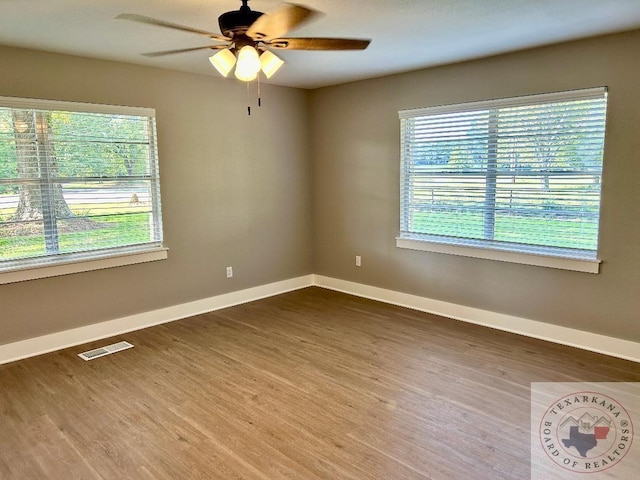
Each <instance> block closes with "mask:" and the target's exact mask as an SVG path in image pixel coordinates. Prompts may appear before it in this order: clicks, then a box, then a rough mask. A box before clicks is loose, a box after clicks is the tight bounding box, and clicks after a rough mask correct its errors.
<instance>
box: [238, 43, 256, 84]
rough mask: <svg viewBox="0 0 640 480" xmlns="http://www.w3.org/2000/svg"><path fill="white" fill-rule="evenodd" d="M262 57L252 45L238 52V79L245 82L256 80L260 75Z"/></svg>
mask: <svg viewBox="0 0 640 480" xmlns="http://www.w3.org/2000/svg"><path fill="white" fill-rule="evenodd" d="M260 67H261V65H260V57H259V56H258V51H257V50H256V49H255V48H254V47H252V46H251V45H245V46H244V47H242V48H241V49H240V51H239V52H238V62H237V63H236V78H237V79H238V80H242V81H243V82H250V81H252V80H255V78H256V77H257V76H258V73H260Z"/></svg>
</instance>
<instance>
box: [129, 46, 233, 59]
mask: <svg viewBox="0 0 640 480" xmlns="http://www.w3.org/2000/svg"><path fill="white" fill-rule="evenodd" d="M227 47H228V45H207V46H206V47H192V48H178V49H176V50H163V51H161V52H149V53H143V54H142V55H143V56H145V57H164V56H165V55H173V54H175V53H186V52H195V51H196V50H221V49H223V48H227Z"/></svg>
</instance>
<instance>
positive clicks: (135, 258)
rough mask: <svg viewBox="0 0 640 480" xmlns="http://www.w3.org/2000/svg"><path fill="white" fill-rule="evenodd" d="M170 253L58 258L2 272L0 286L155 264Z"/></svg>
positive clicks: (153, 251)
mask: <svg viewBox="0 0 640 480" xmlns="http://www.w3.org/2000/svg"><path fill="white" fill-rule="evenodd" d="M168 251H169V249H168V248H158V247H156V248H151V249H145V250H141V251H138V252H128V253H113V252H110V253H109V254H104V255H102V256H95V257H93V258H90V259H87V258H83V259H78V258H75V259H74V258H72V256H69V258H66V259H60V258H58V259H57V261H56V262H52V263H51V264H46V265H45V264H41V265H33V266H29V267H20V268H16V269H14V270H7V271H4V272H0V285H4V284H7V283H16V282H24V281H27V280H37V279H39V278H48V277H57V276H61V275H69V274H72V273H82V272H91V271H94V270H103V269H105V268H113V267H123V266H126V265H135V264H138V263H147V262H154V261H156V260H166V259H167V257H168Z"/></svg>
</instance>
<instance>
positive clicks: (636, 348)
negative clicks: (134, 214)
mask: <svg viewBox="0 0 640 480" xmlns="http://www.w3.org/2000/svg"><path fill="white" fill-rule="evenodd" d="M310 286H318V287H321V288H327V289H330V290H336V291H339V292H344V293H347V294H350V295H355V296H358V297H363V298H369V299H372V300H377V301H380V302H384V303H389V304H393V305H399V306H402V307H407V308H411V309H413V310H419V311H422V312H428V313H433V314H436V315H441V316H443V317H447V318H453V319H456V320H461V321H463V322H468V323H473V324H475V325H482V326H485V327H490V328H496V329H498V330H504V331H507V332H511V333H517V334H519V335H525V336H528V337H533V338H538V339H541V340H547V341H550V342H553V343H558V344H561V345H568V346H571V347H577V348H581V349H583V350H589V351H592V352H597V353H603V354H605V355H610V356H612V357H618V358H623V359H625V360H631V361H634V362H639V363H640V343H636V342H630V341H628V340H622V339H620V338H614V337H607V336H605V335H599V334H596V333H591V332H585V331H582V330H576V329H572V328H567V327H561V326H558V325H552V324H549V323H544V322H539V321H536V320H529V319H526V318H520V317H515V316H511V315H504V314H501V313H496V312H491V311H488V310H481V309H478V308H473V307H465V306H463V305H457V304H454V303H448V302H442V301H439V300H434V299H430V298H426V297H419V296H416V295H411V294H408V293H402V292H397V291H394V290H387V289H384V288H379V287H373V286H370V285H364V284H361V283H355V282H349V281H346V280H340V279H337V278H331V277H325V276H322V275H305V276H302V277H297V278H292V279H289V280H284V281H281V282H275V283H270V284H267V285H261V286H258V287H253V288H248V289H245V290H239V291H237V292H231V293H226V294H223V295H217V296H215V297H210V298H205V299H202V300H196V301H194V302H188V303H184V304H180V305H175V306H171V307H167V308H161V309H158V310H153V311H150V312H144V313H141V314H137V315H131V316H128V317H122V318H118V319H115V320H109V321H106V322H101V323H96V324H93V325H87V326H86V327H79V328H74V329H71V330H65V331H62V332H56V333H52V334H49V335H43V336H40V337H35V338H29V339H27V340H22V341H19V342H14V343H9V344H6V345H0V365H1V364H4V363H9V362H14V361H16V360H21V359H24V358H28V357H33V356H36V355H41V354H44V353H49V352H52V351H55V350H61V349H63V348H68V347H73V346H75V345H81V344H83V343H88V342H92V341H95V340H101V339H103V338H108V337H113V336H116V335H122V334H125V333H128V332H132V331H134V330H141V329H143V328H147V327H152V326H154V325H160V324H162V323H168V322H172V321H175V320H180V319H183V318H187V317H191V316H193V315H199V314H201V313H207V312H213V311H215V310H219V309H221V308H227V307H232V306H234V305H239V304H242V303H247V302H252V301H254V300H260V299H261V298H266V297H271V296H274V295H279V294H281V293H286V292H290V291H293V290H298V289H301V288H305V287H310Z"/></svg>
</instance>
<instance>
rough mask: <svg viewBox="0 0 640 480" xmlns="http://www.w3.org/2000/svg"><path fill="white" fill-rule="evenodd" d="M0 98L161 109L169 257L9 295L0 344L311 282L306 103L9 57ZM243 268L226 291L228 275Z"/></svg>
mask: <svg viewBox="0 0 640 480" xmlns="http://www.w3.org/2000/svg"><path fill="white" fill-rule="evenodd" d="M0 61H1V64H2V70H1V71H0V95H5V96H24V97H34V98H46V99H55V100H71V101H81V102H91V103H106V104H119V105H132V106H142V107H153V108H155V109H156V114H157V125H158V142H159V145H158V151H159V157H160V176H161V189H162V192H161V193H162V204H163V217H164V233H165V243H166V246H168V247H169V249H170V250H169V258H168V259H167V260H164V261H158V262H153V263H148V264H141V265H134V266H127V267H120V268H114V269H109V270H100V271H94V272H88V273H80V274H74V275H68V276H63V277H55V278H48V279H42V280H33V281H28V282H22V283H16V284H8V285H0V344H4V343H9V342H13V341H17V340H21V339H25V338H30V337H36V336H39V335H43V334H46V333H51V332H56V331H61V330H66V329H70V328H74V327H79V326H84V325H87V324H91V323H96V322H100V321H105V320H112V319H115V318H120V317H123V316H128V315H132V314H135V313H139V312H144V311H149V310H154V309H158V308H163V307H167V306H172V305H177V304H181V303H184V302H188V301H192V300H196V299H201V298H207V297H211V296H215V295H218V294H221V293H226V292H229V291H235V290H240V289H243V288H248V287H252V286H257V285H264V284H267V283H270V282H275V281H279V280H284V279H289V278H293V277H297V276H300V275H306V274H309V273H312V259H313V258H312V240H313V239H312V234H311V232H312V221H311V215H310V213H311V201H312V198H311V194H310V188H309V186H310V185H311V164H310V157H309V152H308V127H307V124H308V117H309V115H308V93H307V92H306V91H303V90H296V89H289V88H280V87H268V86H263V87H262V97H263V107H262V108H261V109H260V110H258V109H257V108H254V109H253V114H252V116H251V117H248V116H247V113H246V89H245V88H244V87H243V85H241V84H239V83H238V82H233V81H225V80H223V79H217V78H215V77H214V76H213V75H212V76H211V77H209V76H200V75H193V74H186V73H179V72H172V71H168V70H162V69H153V68H148V67H140V66H134V65H126V64H121V63H114V62H105V61H98V60H90V59H85V58H78V57H70V56H64V55H54V54H47V53H42V52H34V51H29V50H20V49H12V48H2V47H0ZM228 265H231V266H233V268H234V278H233V279H230V280H227V279H226V276H225V267H226V266H228Z"/></svg>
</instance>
